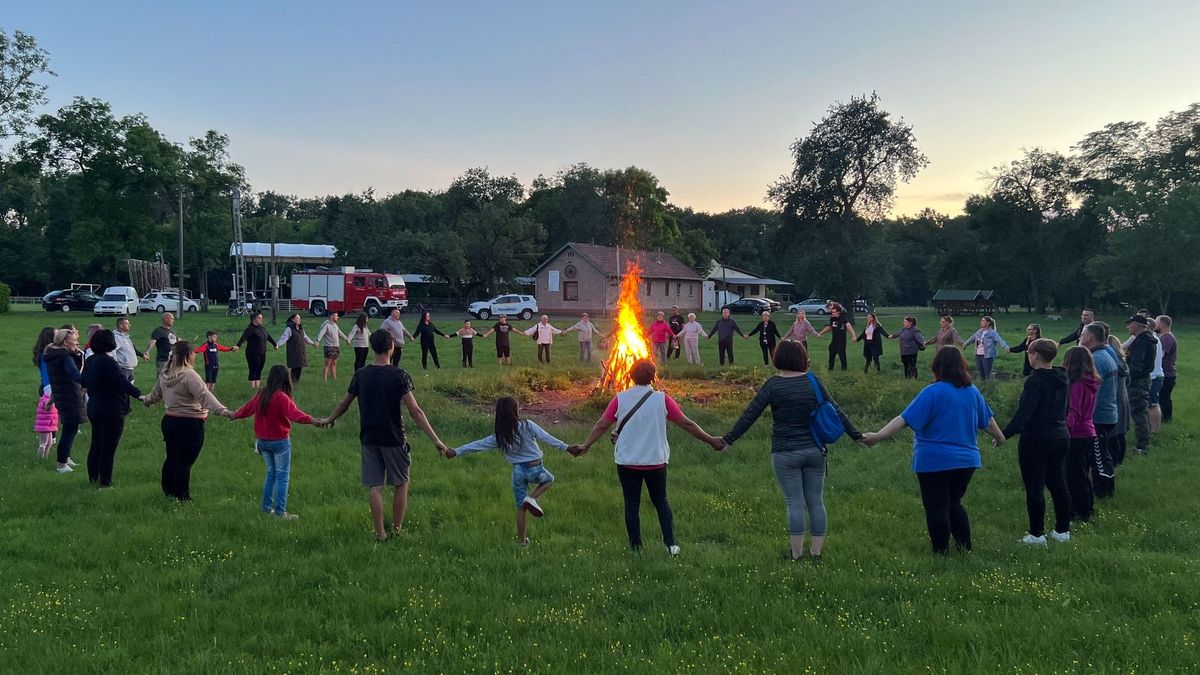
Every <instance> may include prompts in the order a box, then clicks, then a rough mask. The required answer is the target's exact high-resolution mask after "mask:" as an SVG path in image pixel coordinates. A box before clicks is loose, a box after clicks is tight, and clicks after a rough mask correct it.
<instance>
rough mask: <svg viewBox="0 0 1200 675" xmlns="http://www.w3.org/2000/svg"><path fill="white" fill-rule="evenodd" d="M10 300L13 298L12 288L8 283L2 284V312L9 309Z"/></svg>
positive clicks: (0, 286)
mask: <svg viewBox="0 0 1200 675" xmlns="http://www.w3.org/2000/svg"><path fill="white" fill-rule="evenodd" d="M10 300H12V289H11V288H9V287H8V284H0V314H4V313H5V312H7V311H8V305H9V301H10Z"/></svg>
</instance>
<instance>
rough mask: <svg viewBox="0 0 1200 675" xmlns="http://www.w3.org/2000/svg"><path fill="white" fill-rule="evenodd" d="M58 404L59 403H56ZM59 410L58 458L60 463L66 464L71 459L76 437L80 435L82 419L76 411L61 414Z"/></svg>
mask: <svg viewBox="0 0 1200 675" xmlns="http://www.w3.org/2000/svg"><path fill="white" fill-rule="evenodd" d="M56 405H57V404H56ZM61 412H62V410H61V409H60V410H59V413H60V415H59V419H60V420H61V421H60V422H59V431H58V450H57V451H56V452H57V459H58V463H59V464H66V463H67V460H68V459H71V446H73V445H75V437H76V436H78V435H79V425H80V424H81V423H82V421H81V420H80V419H79V417H78V416H76V415H75V413H69V414H66V415H63V414H61Z"/></svg>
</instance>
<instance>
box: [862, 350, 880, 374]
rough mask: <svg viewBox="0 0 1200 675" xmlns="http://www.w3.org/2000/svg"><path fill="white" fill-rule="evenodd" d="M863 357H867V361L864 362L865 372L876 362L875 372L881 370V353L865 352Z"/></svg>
mask: <svg viewBox="0 0 1200 675" xmlns="http://www.w3.org/2000/svg"><path fill="white" fill-rule="evenodd" d="M863 358H864V359H866V363H864V364H863V372H864V373H865V372H867V371H868V370H870V369H871V364H872V363H874V364H875V372H877V373H878V372H879V355H878V354H863Z"/></svg>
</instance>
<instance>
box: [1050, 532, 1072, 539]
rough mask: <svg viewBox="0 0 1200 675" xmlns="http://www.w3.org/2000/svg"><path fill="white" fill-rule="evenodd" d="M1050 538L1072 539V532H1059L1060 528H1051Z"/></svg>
mask: <svg viewBox="0 0 1200 675" xmlns="http://www.w3.org/2000/svg"><path fill="white" fill-rule="evenodd" d="M1050 538H1051V539H1053V540H1054V541H1071V533H1070V532H1059V531H1058V530H1050Z"/></svg>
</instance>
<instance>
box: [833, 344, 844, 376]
mask: <svg viewBox="0 0 1200 675" xmlns="http://www.w3.org/2000/svg"><path fill="white" fill-rule="evenodd" d="M834 357H837V358H840V359H841V360H842V370H845V369H846V344H845V343H842V344H838V343H836V342H834V343H832V344H830V345H829V370H833V359H834Z"/></svg>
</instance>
